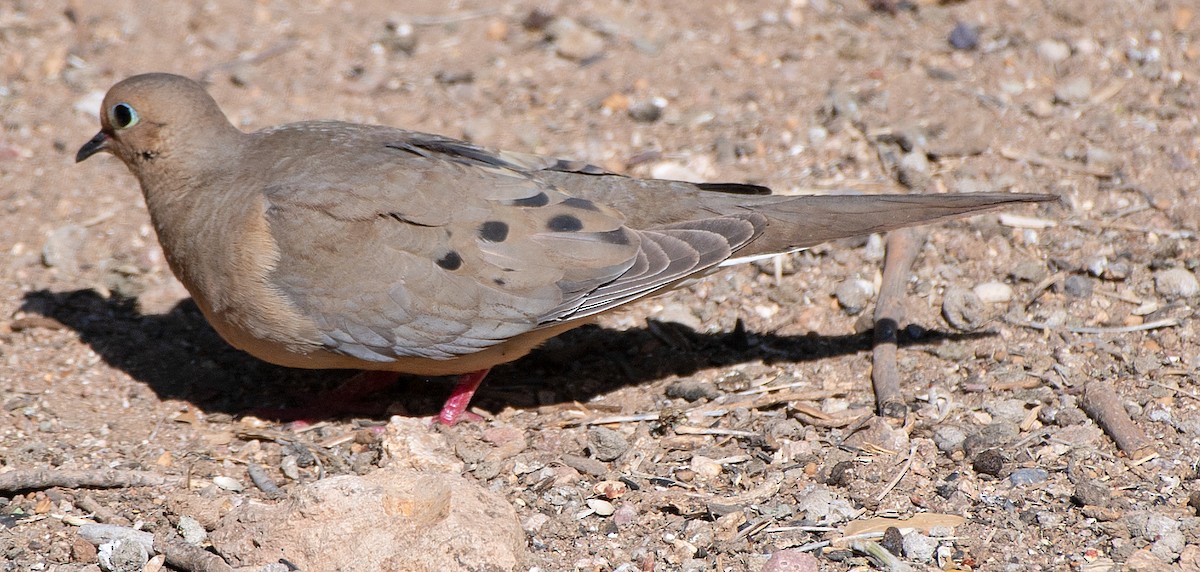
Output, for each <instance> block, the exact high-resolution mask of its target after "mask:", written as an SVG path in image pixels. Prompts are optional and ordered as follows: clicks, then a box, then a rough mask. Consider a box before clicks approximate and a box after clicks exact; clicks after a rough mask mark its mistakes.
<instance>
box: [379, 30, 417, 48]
mask: <svg viewBox="0 0 1200 572" xmlns="http://www.w3.org/2000/svg"><path fill="white" fill-rule="evenodd" d="M387 31H388V33H387V35H386V36H384V37H383V38H381V39H380V40H379V44H380V45H382V46H383V47H384V48H386V49H387V50H388V51H389V52H391V53H393V54H403V55H406V56H411V55H412V53H413V52H414V51H416V49H417V31H416V30H415V29H414V28H413V26H412V24H409V23H407V22H405V23H394V22H389V23H388V24H387Z"/></svg>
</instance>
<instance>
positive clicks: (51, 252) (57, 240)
mask: <svg viewBox="0 0 1200 572" xmlns="http://www.w3.org/2000/svg"><path fill="white" fill-rule="evenodd" d="M86 239H87V229H85V228H83V227H82V226H78V225H74V224H68V225H63V226H60V227H58V228H56V229H54V231H53V232H51V233H50V236H48V237H46V243H45V244H44V245H43V246H42V264H45V265H46V266H47V267H49V268H61V269H63V270H65V271H67V272H75V271H77V270H79V261H78V256H79V249H80V248H82V247H83V242H84V240H86Z"/></svg>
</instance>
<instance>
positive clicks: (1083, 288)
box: [1063, 274, 1093, 300]
mask: <svg viewBox="0 0 1200 572" xmlns="http://www.w3.org/2000/svg"><path fill="white" fill-rule="evenodd" d="M1092 290H1093V285H1092V279H1091V278H1088V277H1087V276H1080V275H1078V274H1072V275H1070V276H1068V277H1067V279H1066V280H1064V281H1063V292H1066V293H1067V296H1070V297H1072V298H1079V299H1081V300H1086V299H1088V298H1091V297H1092Z"/></svg>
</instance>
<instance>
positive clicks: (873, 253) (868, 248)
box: [863, 233, 887, 261]
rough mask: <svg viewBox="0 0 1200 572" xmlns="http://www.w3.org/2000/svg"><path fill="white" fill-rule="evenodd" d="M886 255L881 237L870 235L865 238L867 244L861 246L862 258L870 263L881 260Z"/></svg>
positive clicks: (879, 235)
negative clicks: (870, 261)
mask: <svg viewBox="0 0 1200 572" xmlns="http://www.w3.org/2000/svg"><path fill="white" fill-rule="evenodd" d="M886 255H887V248H886V246H885V245H884V242H883V235H881V234H878V233H876V234H872V235H871V236H868V237H867V244H866V245H865V246H863V258H866V259H867V260H872V261H878V260H883V257H884V256H886Z"/></svg>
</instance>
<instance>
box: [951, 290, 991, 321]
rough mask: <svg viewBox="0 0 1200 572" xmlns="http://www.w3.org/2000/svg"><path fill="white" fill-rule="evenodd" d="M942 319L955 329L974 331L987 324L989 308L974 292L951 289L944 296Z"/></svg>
mask: <svg viewBox="0 0 1200 572" xmlns="http://www.w3.org/2000/svg"><path fill="white" fill-rule="evenodd" d="M942 317H943V318H945V319H946V323H947V324H950V326H951V327H953V328H954V329H957V330H974V329H977V328H979V327H981V326H983V325H984V323H986V322H987V307H986V306H985V305H984V303H983V300H980V299H979V296H977V295H975V293H974V292H972V291H970V290H967V289H966V288H958V287H950V288H947V289H946V293H945V294H944V295H943V296H942Z"/></svg>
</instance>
